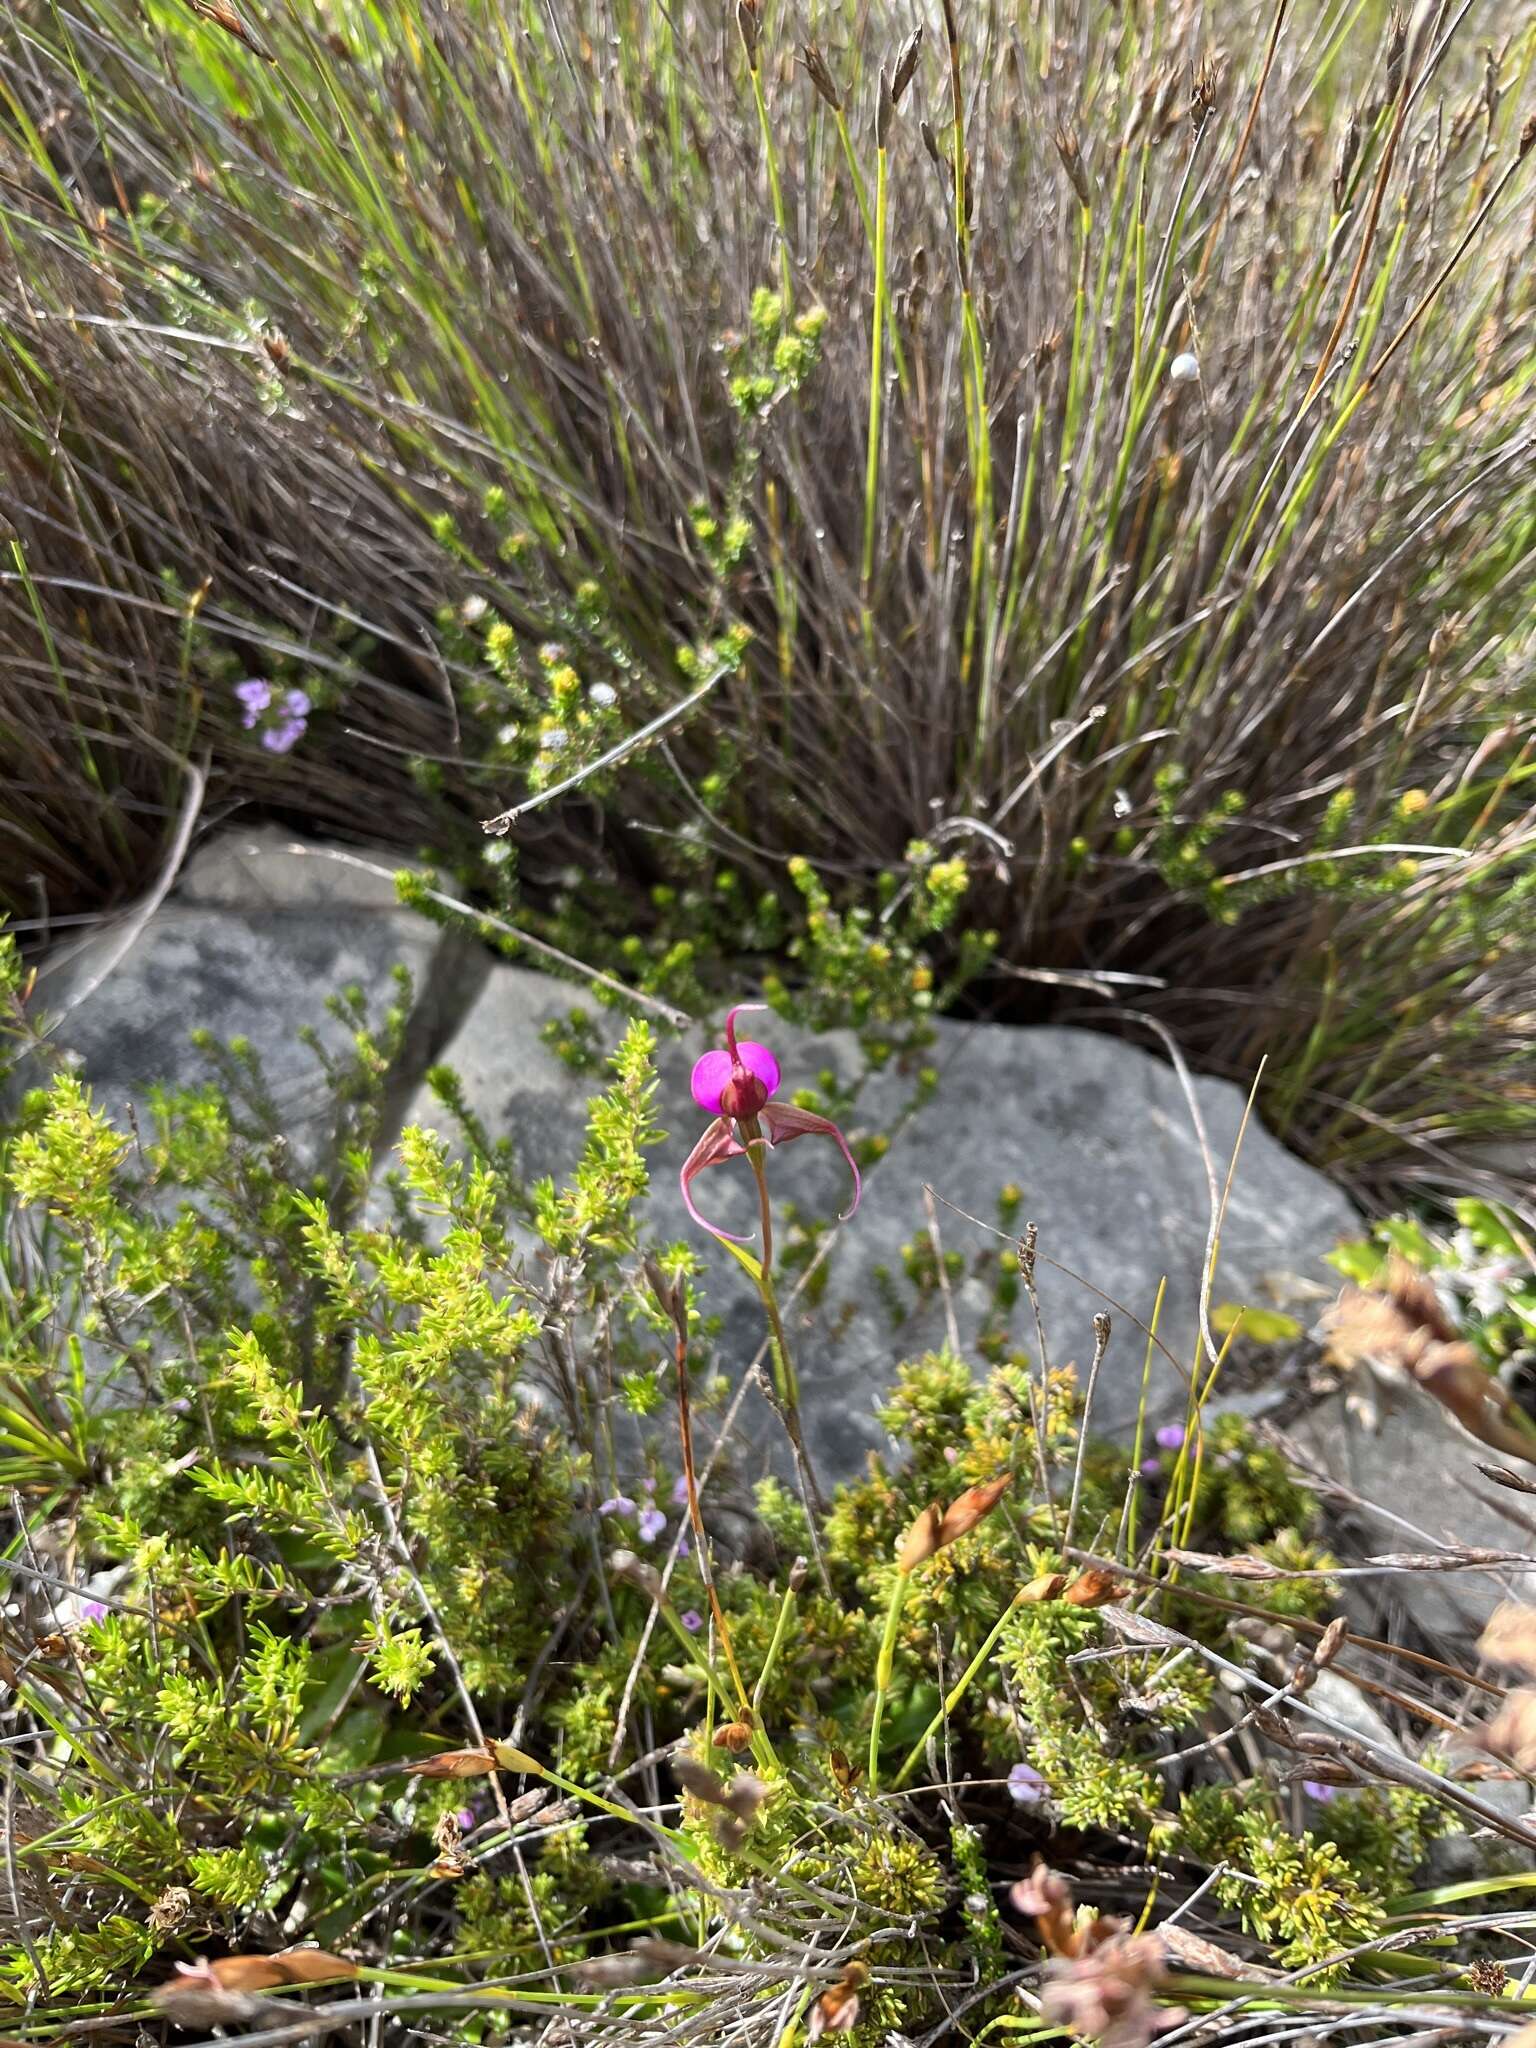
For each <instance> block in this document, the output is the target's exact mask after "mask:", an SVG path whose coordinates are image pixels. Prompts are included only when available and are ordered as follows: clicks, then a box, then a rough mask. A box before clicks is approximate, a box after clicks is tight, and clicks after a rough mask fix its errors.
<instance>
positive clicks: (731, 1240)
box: [679, 1116, 752, 1244]
mask: <svg viewBox="0 0 1536 2048" xmlns="http://www.w3.org/2000/svg"><path fill="white" fill-rule="evenodd" d="M745 1150H746V1147H745V1146H744V1145H742V1144H740V1143H739V1142H738V1140H737V1137H736V1133H735V1132H734V1131H733V1130H732V1129H731V1126H730V1123H729V1121H728V1120H727V1119H726V1118H725V1117H723V1116H717V1117H716V1118H715V1120H714V1122H713V1123H712V1124H710V1125H709V1126H708V1127H707V1129H706V1130H705V1132H704V1135H703V1137H701V1138H700V1140H699V1142H698V1143H697V1145H695V1146H694V1148H693V1150H692V1151H691V1152H690V1153H689V1154H688V1157H687V1158H686V1159H685V1160H684V1161H683V1170H682V1173H681V1174H680V1175H679V1179H680V1181H681V1183H682V1189H683V1206H684V1208H685V1209H686V1210H687V1211H688V1214H689V1215H690V1216H691V1217H692V1218H693V1220H694V1222H695V1223H697V1224H698V1226H699V1228H700V1229H701V1230H707V1231H708V1232H709V1234H710V1236H711V1237H718V1238H722V1239H724V1240H725V1242H726V1243H727V1244H750V1243H751V1242H752V1236H751V1233H750V1231H749V1232H748V1233H747V1235H746V1236H745V1237H742V1236H739V1235H738V1234H737V1232H735V1231H734V1230H722V1229H721V1228H720V1225H719V1224H718V1223H711V1222H710V1220H709V1218H708V1217H707V1216H704V1215H701V1214H700V1212H699V1210H698V1208H697V1207H696V1206H695V1204H694V1199H693V1193H692V1188H693V1182H694V1180H695V1179H696V1178H697V1176H698V1175H699V1174H701V1173H702V1172H703V1171H704V1169H705V1167H706V1166H719V1165H720V1164H721V1163H722V1162H723V1161H724V1160H727V1159H735V1158H737V1157H738V1156H739V1155H740V1154H741V1153H742V1152H744V1151H745Z"/></svg>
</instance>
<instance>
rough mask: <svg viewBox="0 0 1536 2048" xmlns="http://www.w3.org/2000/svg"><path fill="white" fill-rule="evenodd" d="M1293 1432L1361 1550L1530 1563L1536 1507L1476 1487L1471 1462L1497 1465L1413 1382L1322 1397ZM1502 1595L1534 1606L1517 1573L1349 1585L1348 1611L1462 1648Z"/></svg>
mask: <svg viewBox="0 0 1536 2048" xmlns="http://www.w3.org/2000/svg"><path fill="white" fill-rule="evenodd" d="M1362 1411H1364V1412H1362ZM1291 1435H1292V1439H1293V1441H1294V1443H1295V1444H1296V1445H1297V1447H1298V1448H1299V1449H1300V1450H1301V1451H1302V1452H1303V1453H1304V1455H1305V1456H1306V1457H1307V1458H1308V1459H1309V1460H1310V1461H1311V1462H1312V1463H1314V1464H1315V1465H1316V1466H1317V1468H1318V1469H1319V1470H1320V1471H1321V1472H1322V1473H1324V1474H1326V1475H1327V1477H1328V1478H1329V1479H1331V1480H1332V1481H1334V1482H1335V1483H1336V1484H1337V1485H1338V1486H1340V1487H1342V1488H1345V1489H1347V1495H1346V1497H1345V1498H1344V1499H1343V1500H1341V1501H1339V1502H1336V1503H1335V1507H1336V1512H1342V1513H1344V1514H1345V1515H1346V1516H1347V1517H1348V1518H1349V1519H1350V1520H1351V1521H1353V1522H1354V1523H1356V1524H1357V1534H1358V1536H1359V1538H1360V1541H1361V1543H1362V1545H1363V1547H1364V1549H1365V1550H1366V1551H1367V1552H1371V1551H1375V1552H1383V1551H1407V1552H1428V1551H1435V1550H1440V1549H1442V1548H1445V1547H1447V1546H1451V1547H1455V1546H1461V1547H1464V1548H1467V1549H1472V1550H1509V1551H1516V1552H1530V1553H1531V1554H1533V1555H1536V1500H1533V1499H1531V1498H1529V1497H1527V1496H1525V1495H1522V1494H1518V1493H1506V1492H1504V1491H1503V1490H1502V1489H1501V1488H1499V1487H1496V1486H1494V1485H1493V1484H1491V1483H1490V1482H1489V1481H1488V1480H1485V1479H1484V1478H1483V1476H1482V1474H1481V1473H1480V1472H1479V1471H1478V1469H1477V1468H1478V1465H1479V1463H1483V1464H1489V1463H1501V1462H1503V1461H1502V1460H1500V1459H1499V1458H1498V1457H1497V1456H1496V1454H1495V1453H1494V1452H1491V1451H1489V1450H1487V1449H1486V1448H1485V1447H1484V1446H1483V1445H1482V1444H1479V1443H1477V1442H1476V1441H1475V1440H1474V1439H1473V1438H1472V1437H1470V1436H1468V1435H1467V1434H1466V1432H1465V1431H1464V1430H1462V1429H1461V1428H1459V1427H1458V1426H1457V1424H1456V1423H1454V1422H1453V1421H1452V1420H1451V1418H1450V1417H1449V1416H1448V1415H1447V1414H1446V1412H1445V1410H1444V1409H1443V1408H1442V1407H1441V1406H1440V1404H1439V1402H1438V1401H1435V1400H1432V1399H1431V1397H1430V1396H1429V1395H1428V1394H1426V1393H1425V1392H1424V1391H1423V1389H1422V1388H1420V1387H1417V1386H1415V1385H1413V1384H1412V1383H1411V1382H1408V1381H1403V1382H1401V1383H1399V1384H1396V1385H1391V1386H1388V1385H1386V1384H1384V1383H1380V1382H1378V1383H1376V1384H1375V1385H1374V1387H1373V1396H1372V1399H1371V1400H1370V1401H1369V1402H1365V1401H1359V1400H1356V1401H1347V1400H1346V1399H1345V1398H1344V1396H1342V1395H1334V1396H1331V1397H1330V1398H1329V1399H1328V1400H1326V1401H1324V1402H1321V1403H1320V1404H1319V1405H1318V1406H1317V1407H1316V1408H1315V1409H1314V1410H1312V1412H1311V1413H1310V1414H1309V1415H1307V1416H1306V1417H1305V1419H1304V1420H1303V1421H1302V1422H1300V1423H1299V1424H1298V1425H1297V1426H1296V1427H1295V1428H1294V1429H1293V1430H1292V1432H1291ZM1529 1476H1531V1477H1536V1474H1531V1475H1529ZM1512 1598H1524V1599H1527V1600H1530V1599H1536V1573H1532V1572H1530V1571H1525V1570H1522V1569H1521V1568H1519V1567H1517V1566H1516V1567H1490V1568H1488V1569H1486V1570H1481V1571H1454V1572H1433V1573H1431V1572H1423V1571H1418V1572H1415V1571H1402V1572H1394V1573H1392V1574H1391V1575H1390V1576H1389V1575H1385V1574H1384V1575H1383V1576H1381V1577H1379V1578H1370V1579H1359V1580H1353V1581H1351V1582H1350V1600H1351V1606H1352V1609H1353V1610H1354V1611H1356V1612H1357V1613H1358V1614H1359V1615H1360V1618H1361V1620H1362V1622H1364V1623H1365V1624H1367V1626H1369V1627H1370V1628H1372V1629H1374V1630H1376V1631H1378V1632H1379V1631H1381V1630H1384V1629H1390V1628H1392V1627H1394V1626H1397V1625H1399V1624H1400V1623H1401V1621H1402V1620H1403V1619H1404V1618H1407V1619H1408V1620H1410V1621H1411V1622H1412V1623H1414V1625H1415V1626H1416V1627H1417V1628H1418V1629H1419V1630H1421V1631H1422V1632H1423V1633H1424V1634H1425V1635H1426V1636H1427V1637H1429V1638H1430V1639H1431V1640H1432V1641H1437V1642H1450V1641H1451V1640H1453V1639H1454V1640H1455V1641H1457V1642H1460V1643H1465V1641H1467V1640H1468V1639H1470V1638H1472V1637H1474V1636H1476V1635H1477V1634H1478V1633H1479V1632H1480V1631H1481V1629H1482V1626H1483V1624H1484V1622H1485V1621H1486V1620H1487V1619H1488V1616H1489V1615H1490V1614H1491V1613H1492V1612H1493V1610H1494V1608H1495V1607H1497V1606H1498V1604H1499V1602H1500V1601H1501V1600H1508V1599H1512Z"/></svg>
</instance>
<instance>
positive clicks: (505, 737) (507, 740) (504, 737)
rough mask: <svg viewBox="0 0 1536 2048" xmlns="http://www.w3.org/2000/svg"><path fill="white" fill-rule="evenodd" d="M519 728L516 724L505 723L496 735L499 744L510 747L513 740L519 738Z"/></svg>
mask: <svg viewBox="0 0 1536 2048" xmlns="http://www.w3.org/2000/svg"><path fill="white" fill-rule="evenodd" d="M518 730H519V729H518V727H517V726H515V725H504V726H503V727H502V728H501V730H500V731H499V732H498V733H497V735H496V743H497V745H498V746H503V747H510V746H511V744H512V742H513V741H514V740H515V739H516V738H517V735H518Z"/></svg>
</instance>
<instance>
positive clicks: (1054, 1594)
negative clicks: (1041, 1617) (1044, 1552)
mask: <svg viewBox="0 0 1536 2048" xmlns="http://www.w3.org/2000/svg"><path fill="white" fill-rule="evenodd" d="M1066 1583H1067V1575H1066V1573H1065V1572H1042V1573H1041V1574H1040V1576H1039V1578H1038V1579H1031V1580H1030V1582H1029V1584H1028V1585H1027V1586H1021V1587H1020V1588H1019V1590H1018V1592H1017V1593H1015V1595H1014V1596H1013V1597H1014V1599H1015V1601H1016V1602H1017V1603H1018V1605H1019V1606H1020V1607H1033V1606H1034V1605H1035V1604H1036V1603H1037V1602H1038V1601H1041V1600H1059V1599H1060V1598H1061V1595H1062V1591H1063V1589H1064V1588H1065V1586H1066Z"/></svg>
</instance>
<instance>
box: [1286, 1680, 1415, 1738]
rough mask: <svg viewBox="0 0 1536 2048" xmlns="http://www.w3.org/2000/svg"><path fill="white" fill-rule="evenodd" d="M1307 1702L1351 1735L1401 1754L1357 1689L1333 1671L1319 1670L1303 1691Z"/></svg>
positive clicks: (1384, 1722) (1369, 1703)
mask: <svg viewBox="0 0 1536 2048" xmlns="http://www.w3.org/2000/svg"><path fill="white" fill-rule="evenodd" d="M1307 1700H1308V1703H1309V1704H1310V1705H1312V1706H1314V1707H1316V1708H1317V1710H1318V1712H1319V1713H1321V1714H1327V1715H1328V1717H1329V1718H1330V1720H1334V1721H1337V1722H1338V1723H1339V1724H1340V1726H1341V1727H1344V1728H1347V1729H1348V1730H1349V1732H1350V1734H1351V1735H1358V1736H1360V1737H1361V1738H1362V1739H1363V1740H1364V1741H1366V1742H1374V1743H1375V1744H1376V1745H1377V1747H1378V1748H1379V1749H1390V1750H1395V1751H1396V1752H1397V1753H1398V1755H1402V1754H1403V1748H1402V1744H1401V1743H1400V1742H1399V1741H1398V1739H1397V1737H1396V1736H1395V1735H1394V1734H1393V1732H1392V1730H1391V1728H1390V1727H1389V1726H1388V1724H1387V1722H1386V1721H1385V1720H1384V1719H1383V1718H1382V1716H1381V1715H1380V1714H1379V1713H1378V1712H1377V1711H1376V1709H1375V1707H1373V1706H1372V1705H1371V1702H1370V1701H1369V1700H1368V1699H1367V1698H1366V1696H1365V1694H1364V1693H1363V1692H1362V1691H1361V1690H1360V1688H1359V1686H1358V1685H1351V1684H1350V1682H1349V1680H1348V1679H1347V1678H1344V1677H1342V1676H1341V1675H1340V1674H1339V1673H1338V1672H1337V1671H1319V1672H1318V1673H1317V1675H1316V1676H1315V1677H1314V1679H1313V1680H1312V1683H1311V1685H1309V1686H1308V1688H1307Z"/></svg>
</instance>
